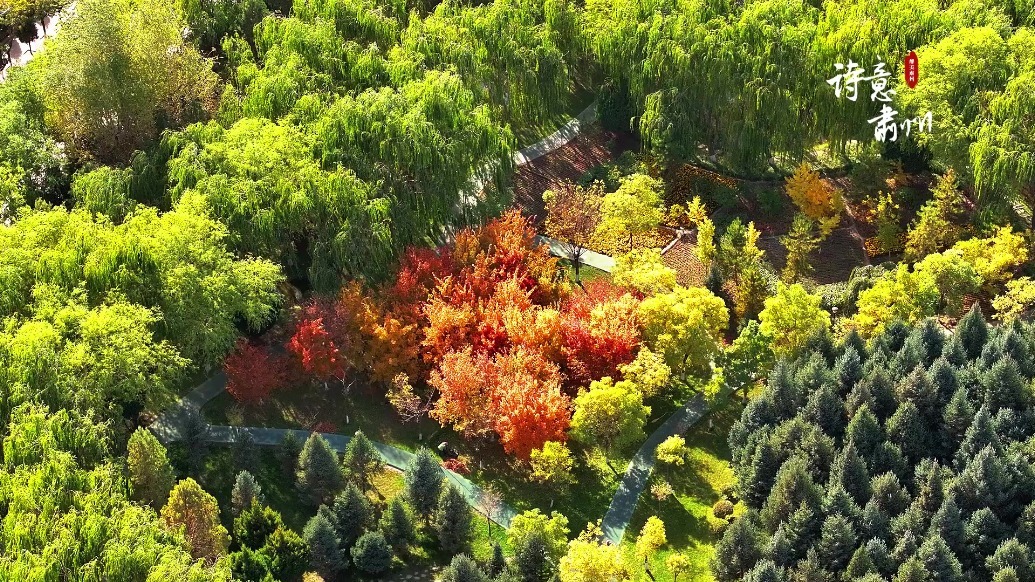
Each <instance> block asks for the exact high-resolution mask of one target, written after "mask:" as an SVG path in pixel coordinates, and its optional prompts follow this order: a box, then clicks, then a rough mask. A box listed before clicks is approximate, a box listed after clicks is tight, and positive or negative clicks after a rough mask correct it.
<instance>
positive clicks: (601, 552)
mask: <svg viewBox="0 0 1035 582" xmlns="http://www.w3.org/2000/svg"><path fill="white" fill-rule="evenodd" d="M602 537H603V533H602V532H601V530H600V522H597V523H595V524H590V525H588V526H587V527H586V531H584V532H582V533H581V534H579V537H578V538H576V539H574V540H572V541H571V542H569V543H568V551H567V553H565V554H564V557H562V558H561V560H560V563H559V564H558V571H557V573H558V577H559V578H560V582H628V581H629V580H631V579H632V578H631V577H630V576H629V570H628V569H627V568H626V567H625V562H624V561H623V560H622V551H621V549H619V547H618V546H613V545H606V544H604V543H602V542H601V541H600V540H601V539H602Z"/></svg>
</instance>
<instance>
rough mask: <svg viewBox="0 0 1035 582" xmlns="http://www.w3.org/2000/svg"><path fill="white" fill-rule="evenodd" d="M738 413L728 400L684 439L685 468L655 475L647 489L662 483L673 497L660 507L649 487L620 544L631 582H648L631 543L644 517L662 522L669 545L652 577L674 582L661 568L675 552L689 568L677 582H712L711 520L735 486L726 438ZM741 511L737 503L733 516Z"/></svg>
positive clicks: (736, 403)
mask: <svg viewBox="0 0 1035 582" xmlns="http://www.w3.org/2000/svg"><path fill="white" fill-rule="evenodd" d="M741 410H742V404H741V402H740V401H739V400H728V401H726V402H725V403H724V404H722V405H720V408H718V409H717V410H715V411H714V412H712V413H710V414H709V415H708V416H706V417H704V418H703V419H701V420H700V421H699V422H698V423H697V424H696V425H695V426H694V427H692V428H691V429H690V431H689V432H688V433H687V434H686V435H685V437H686V441H687V446H688V447H690V449H691V453H690V458H689V459H688V461H687V463H686V464H685V465H684V466H682V467H676V468H673V469H670V468H667V467H662V466H659V467H658V470H657V471H655V473H654V476H653V477H652V479H651V484H653V483H656V482H657V481H658V480H659V479H665V480H667V481H668V482H669V483H670V484H671V485H672V488H673V489H674V490H675V496H674V497H669V498H668V499H666V500H665V501H663V502H660V503H659V502H658V500H657V499H656V498H655V497H654V496H653V495H652V494H651V492H650V487H649V486H648V488H647V490H646V491H644V493H643V495H642V496H641V497H640V501H639V504H638V505H637V507H636V513H635V514H634V515H633V519H632V522H631V523H630V525H629V528H628V529H627V530H626V532H625V538H624V539H623V540H622V547H623V549H624V551H625V553H626V557H627V558H628V563H629V564H630V566H631V567H632V568H633V570H634V574H635V576H636V578H635V579H637V580H649V579H650V578H649V577H648V576H647V575H646V573H645V571H644V569H643V567H642V563H641V562H640V561H639V560H637V559H636V557H635V551H634V544H635V542H636V536H637V535H638V534H639V532H640V529H641V528H642V527H643V524H644V522H646V521H647V518H648V517H650V516H652V515H657V516H658V517H659V518H661V520H662V521H663V522H664V523H665V530H666V533H667V536H668V544H667V545H666V546H665V547H663V548H662V550H661V551H659V552H658V554H657V555H656V556H654V558H653V559H652V560H651V571H652V573H653V574H654V578H655V579H656V580H665V581H668V580H672V574H671V573H670V572H669V571H668V569H667V568H666V567H665V559H666V558H667V557H668V556H669V555H670V554H671V553H672V552H675V551H679V552H683V553H685V554H686V555H687V556H688V557H689V558H690V560H691V563H692V566H691V569H690V571H688V572H686V573H683V574H681V575H680V577H679V580H680V582H705V581H711V580H713V578H712V575H711V571H710V569H709V566H708V562H709V560H710V559H711V557H712V554H713V553H714V544H715V542H716V541H717V540H718V537H719V536H718V535H717V534H714V533H712V529H711V526H710V525H709V521H712V522H716V520H715V518H714V517H711V509H712V505H713V504H714V503H715V502H716V501H718V500H719V498H720V497H721V496H722V492H723V490H724V489H726V488H728V487H731V486H733V485H734V484H735V483H736V477H735V475H734V473H733V469H732V467H731V466H730V463H729V461H730V451H729V445H728V444H727V435H728V434H729V429H730V427H731V426H732V425H733V422H734V421H736V419H737V418H739V417H740V412H741ZM709 419H711V426H710V427H709ZM740 511H741V509H740V506H739V504H738V506H737V512H738V513H739V512H740Z"/></svg>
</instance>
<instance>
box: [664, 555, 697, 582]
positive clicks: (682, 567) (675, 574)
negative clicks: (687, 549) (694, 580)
mask: <svg viewBox="0 0 1035 582" xmlns="http://www.w3.org/2000/svg"><path fill="white" fill-rule="evenodd" d="M690 565H691V562H690V557H689V556H687V555H686V554H679V553H676V554H669V556H668V558H666V559H665V566H667V567H668V571H669V572H672V582H676V581H677V580H678V579H679V575H680V574H682V573H683V572H686V571H688V570H689V569H690Z"/></svg>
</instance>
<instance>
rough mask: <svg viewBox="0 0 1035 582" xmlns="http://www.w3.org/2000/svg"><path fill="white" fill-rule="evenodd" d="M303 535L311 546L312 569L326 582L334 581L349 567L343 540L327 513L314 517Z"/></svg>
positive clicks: (310, 559)
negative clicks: (342, 549)
mask: <svg viewBox="0 0 1035 582" xmlns="http://www.w3.org/2000/svg"><path fill="white" fill-rule="evenodd" d="M302 533H303V537H304V538H305V541H306V544H308V546H309V564H310V567H312V569H313V570H314V571H315V572H316V573H317V574H319V575H320V576H322V577H323V578H324V579H325V580H333V579H334V578H336V577H337V576H338V574H340V573H341V572H343V571H344V570H345V569H346V568H347V567H348V565H349V561H348V559H346V558H345V556H344V555H343V554H342V552H341V540H339V539H338V534H337V533H336V532H335V531H334V526H333V525H332V524H331V522H330V521H328V519H327V517H326V514H325V513H323V512H318V513H317V514H316V515H315V516H313V517H312V519H310V520H309V523H307V524H306V526H305V529H304V530H303V532H302Z"/></svg>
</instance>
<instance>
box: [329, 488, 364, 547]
mask: <svg viewBox="0 0 1035 582" xmlns="http://www.w3.org/2000/svg"><path fill="white" fill-rule="evenodd" d="M330 516H331V517H330V519H331V523H332V524H334V530H335V532H337V534H338V539H339V540H341V547H342V548H343V550H344V549H348V548H350V547H352V544H353V543H354V542H355V541H356V538H358V537H359V536H360V535H361V534H362V533H363V532H364V531H366V530H367V528H368V527H370V525H372V523H373V521H374V508H373V507H371V505H370V501H369V500H368V499H367V497H366V495H364V494H363V492H362V491H360V490H359V488H358V487H356V485H355V484H353V483H349V484H348V485H346V486H345V489H344V490H343V491H342V492H341V493H339V494H338V495H337V496H336V497H335V498H334V503H333V504H332V505H331V507H330Z"/></svg>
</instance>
